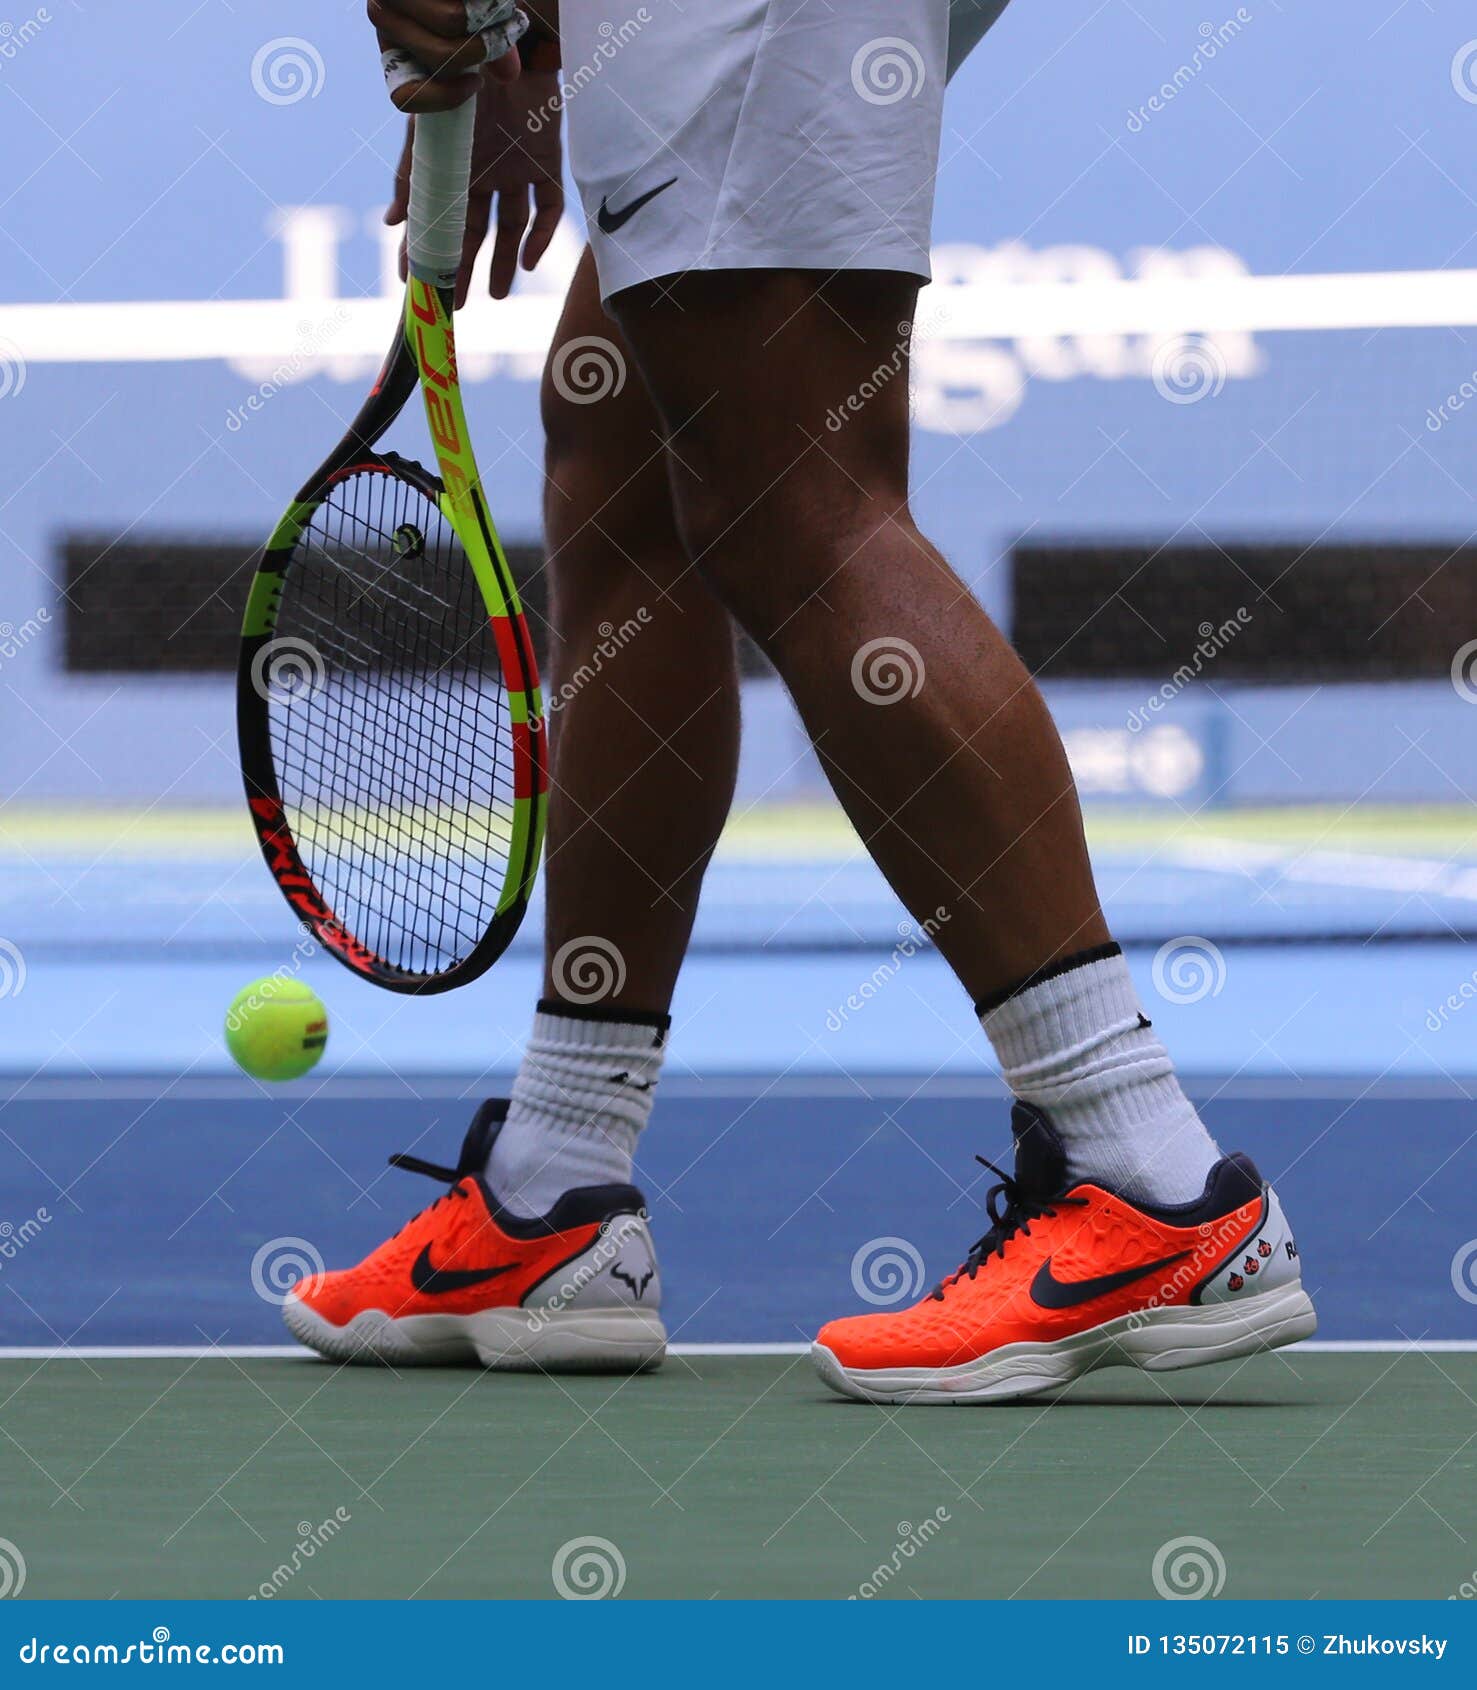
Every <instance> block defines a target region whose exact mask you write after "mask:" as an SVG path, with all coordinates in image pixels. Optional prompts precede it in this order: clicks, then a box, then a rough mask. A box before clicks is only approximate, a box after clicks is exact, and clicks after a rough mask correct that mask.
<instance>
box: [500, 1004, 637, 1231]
mask: <svg viewBox="0 0 1477 1690" xmlns="http://www.w3.org/2000/svg"><path fill="white" fill-rule="evenodd" d="M670 1025H671V1023H670V1020H669V1018H668V1017H667V1016H665V1015H640V1014H638V1013H637V1012H635V1011H628V1012H626V1015H625V1018H622V1012H620V1011H618V1010H617V1011H611V1012H609V1013H608V1014H607V1013H606V1012H603V1011H602V1012H590V1011H585V1012H583V1013H582V1012H580V1011H579V1010H578V1009H576V1008H573V1007H572V1006H571V1005H569V1004H566V1003H560V1002H558V1001H557V1000H555V999H547V998H546V999H544V1000H543V1001H542V1002H541V1003H540V1004H539V1006H538V1011H537V1013H536V1014H535V1016H534V1018H533V1032H532V1033H531V1034H530V1035H529V1040H528V1045H527V1048H526V1049H525V1050H524V1052H523V1063H522V1066H521V1067H520V1068H519V1070H518V1077H517V1079H516V1080H514V1082H513V1096H512V1099H511V1101H510V1103H509V1105H508V1118H507V1121H506V1123H505V1124H504V1126H503V1128H502V1131H501V1132H499V1134H498V1135H497V1138H496V1139H495V1140H494V1141H493V1146H492V1156H491V1157H490V1159H489V1161H488V1164H487V1180H488V1184H489V1185H491V1187H492V1189H493V1191H494V1192H495V1193H496V1195H497V1197H498V1200H499V1201H500V1202H502V1203H504V1204H506V1205H507V1207H508V1208H510V1209H513V1210H515V1211H516V1212H517V1213H519V1214H522V1215H546V1214H548V1212H549V1210H550V1209H552V1208H553V1206H554V1204H555V1203H557V1202H558V1200H559V1199H560V1198H561V1197H562V1196H563V1195H564V1193H565V1192H566V1191H573V1190H575V1188H576V1187H578V1186H582V1185H625V1184H628V1183H629V1182H630V1178H631V1160H632V1157H633V1156H634V1155H635V1153H636V1140H637V1138H638V1137H640V1134H641V1129H642V1128H643V1127H644V1126H645V1125H646V1123H647V1121H648V1120H649V1119H650V1116H651V1104H652V1096H653V1093H654V1091H655V1089H656V1082H657V1079H658V1077H659V1076H660V1074H661V1069H662V1046H663V1044H664V1043H665V1040H666V1035H667V1028H668V1027H669V1026H670Z"/></svg>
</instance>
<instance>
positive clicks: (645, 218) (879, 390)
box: [560, 0, 1216, 1201]
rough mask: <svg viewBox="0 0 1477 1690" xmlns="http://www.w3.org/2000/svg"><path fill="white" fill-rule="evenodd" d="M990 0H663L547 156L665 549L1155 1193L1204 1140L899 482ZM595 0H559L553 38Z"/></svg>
mask: <svg viewBox="0 0 1477 1690" xmlns="http://www.w3.org/2000/svg"><path fill="white" fill-rule="evenodd" d="M617 9H618V10H619V8H617ZM997 9H998V8H994V7H990V8H979V7H972V6H966V7H956V8H951V7H950V5H949V4H948V0H852V3H851V4H849V5H847V6H846V7H836V8H819V7H816V6H813V5H808V4H806V3H804V0H766V3H763V4H761V3H759V0H713V3H712V4H711V5H709V6H706V7H703V8H697V9H694V8H692V7H677V6H676V5H667V4H660V5H659V6H655V7H653V8H652V22H651V24H650V27H649V28H645V27H644V28H642V29H641V30H640V31H637V32H630V33H629V34H628V36H626V37H623V44H622V48H621V51H620V53H619V54H618V55H615V56H613V57H611V58H610V59H609V60H608V62H605V61H602V63H603V68H602V71H601V74H600V76H599V77H597V78H595V79H593V81H591V82H590V83H589V84H588V86H586V87H584V88H582V90H581V95H580V99H579V100H578V101H577V102H572V104H571V110H570V130H569V141H570V159H571V162H572V164H573V167H574V173H575V179H576V182H577V183H578V185H579V189H580V193H581V196H582V198H583V201H584V205H585V213H586V220H587V223H588V225H589V227H590V240H591V245H592V249H593V251H594V255H595V259H596V263H597V268H598V271H599V277H600V286H601V292H602V295H603V297H604V298H605V300H606V303H607V305H608V306H609V308H610V309H611V310H612V312H613V314H614V315H615V316H616V318H617V319H618V321H619V322H620V324H621V327H622V329H623V331H624V334H625V337H626V340H627V342H628V343H629V344H630V346H631V347H632V349H633V350H634V352H635V354H636V357H637V361H638V363H639V365H640V367H641V371H642V374H643V376H644V378H645V380H646V384H647V386H648V388H649V389H650V391H651V392H652V394H653V396H654V398H655V399H656V402H657V406H658V409H659V410H660V412H661V415H662V422H663V426H664V427H665V429H666V430H667V432H668V437H669V440H670V445H671V452H672V456H671V473H672V479H673V488H674V493H675V496H676V499H677V503H678V513H679V527H680V530H681V532H682V535H683V539H684V542H685V544H686V546H687V549H688V552H689V555H690V556H691V557H692V559H693V560H694V562H696V563H697V564H698V566H699V567H700V568H701V570H702V571H703V573H704V575H705V576H706V578H707V579H708V581H709V583H710V584H711V585H712V586H713V588H714V590H715V592H716V593H717V594H718V596H719V597H721V598H722V599H723V600H724V601H725V602H726V603H727V605H728V607H729V608H730V610H732V611H733V612H734V614H735V616H736V617H737V618H738V619H739V620H741V621H742V622H743V623H744V625H745V626H746V627H747V629H748V630H749V632H750V633H751V634H753V635H754V637H755V638H756V639H757V640H758V641H759V642H760V644H761V645H762V646H763V647H764V648H765V649H766V650H767V652H768V653H769V655H770V657H771V659H772V660H773V661H774V662H775V664H776V666H777V667H778V668H779V670H780V672H781V674H782V675H783V677H784V679H785V681H786V683H787V684H788V686H789V688H790V691H791V692H792V694H793V696H794V698H795V701H796V703H797V705H798V706H799V709H800V712H801V714H802V716H803V717H804V718H805V721H806V725H807V727H808V728H809V730H810V732H811V735H812V738H813V739H814V741H815V743H816V746H817V749H818V752H819V755H820V756H821V758H822V760H823V762H824V764H825V767H826V769H827V772H828V773H829V774H830V776H831V778H832V780H833V782H834V783H835V785H836V788H837V792H838V794H839V796H840V798H841V800H842V802H843V803H844V804H845V805H846V807H847V809H848V811H849V812H850V814H851V815H852V817H853V819H854V820H855V822H856V824H857V826H858V828H859V829H860V831H861V834H862V837H863V838H864V839H865V840H866V842H867V844H868V846H869V848H870V849H871V850H872V852H873V853H874V855H875V856H876V858H877V860H878V862H879V864H880V865H881V867H882V869H883V871H884V872H885V873H886V875H887V876H888V878H889V879H890V881H891V882H892V884H893V886H894V887H895V888H896V890H897V891H898V893H899V895H900V896H901V898H902V899H903V901H904V902H905V903H906V904H907V905H908V906H909V908H910V909H911V910H912V911H913V912H914V914H915V916H916V917H917V918H918V919H919V920H920V921H921V922H924V923H927V924H928V926H929V930H930V931H931V932H932V933H933V935H934V937H935V939H936V941H937V943H938V944H939V946H940V947H941V948H942V950H943V952H944V954H945V955H946V956H947V958H948V959H949V961H950V962H951V963H952V964H953V966H954V968H955V970H956V972H957V973H958V975H959V977H960V979H961V981H962V982H963V983H964V985H965V986H966V988H967V989H968V991H969V993H970V995H971V997H972V998H973V999H974V1000H975V1003H976V1007H977V1008H978V1010H979V1011H980V1013H981V1016H982V1018H983V1020H984V1023H985V1026H986V1029H987V1031H988V1032H989V1034H990V1037H991V1039H992V1040H993V1042H994V1044H995V1047H996V1051H997V1054H998V1055H999V1057H1000V1060H1001V1064H1002V1067H1003V1068H1004V1071H1005V1075H1006V1078H1007V1080H1008V1081H1009V1082H1010V1084H1011V1085H1012V1087H1013V1088H1014V1089H1015V1091H1016V1093H1017V1095H1018V1096H1019V1097H1021V1098H1022V1099H1023V1100H1025V1101H1027V1102H1040V1103H1042V1104H1043V1106H1045V1105H1046V1103H1047V1102H1048V1101H1050V1104H1051V1106H1052V1107H1053V1108H1054V1109H1055V1111H1056V1114H1057V1116H1058V1117H1059V1119H1058V1125H1059V1126H1060V1127H1061V1129H1062V1131H1063V1132H1064V1133H1065V1135H1066V1137H1067V1139H1068V1140H1069V1141H1070V1142H1069V1147H1068V1148H1069V1151H1070V1158H1069V1160H1070V1165H1071V1168H1072V1171H1073V1172H1074V1173H1079V1174H1085V1173H1094V1174H1098V1175H1101V1176H1102V1177H1104V1178H1111V1179H1112V1180H1114V1181H1115V1182H1116V1183H1117V1184H1120V1185H1122V1186H1124V1187H1125V1188H1129V1187H1131V1188H1133V1189H1135V1190H1137V1191H1139V1192H1140V1193H1143V1194H1151V1195H1154V1196H1156V1197H1157V1198H1158V1199H1159V1200H1160V1201H1173V1200H1174V1199H1175V1198H1176V1197H1178V1196H1180V1195H1183V1194H1186V1193H1190V1192H1195V1191H1198V1190H1199V1189H1200V1186H1201V1184H1202V1183H1203V1181H1204V1178H1205V1175H1206V1172H1207V1170H1208V1169H1209V1168H1210V1166H1211V1165H1212V1164H1213V1163H1214V1161H1215V1154H1216V1152H1215V1146H1214V1145H1213V1143H1212V1142H1211V1140H1210V1139H1209V1137H1208V1135H1207V1134H1206V1133H1205V1130H1204V1128H1203V1126H1202V1125H1201V1124H1200V1121H1199V1119H1198V1117H1197V1115H1196V1113H1195V1111H1194V1109H1193V1108H1192V1107H1191V1106H1190V1104H1189V1103H1188V1101H1187V1100H1186V1099H1185V1097H1184V1094H1183V1092H1182V1091H1181V1090H1180V1088H1179V1086H1178V1083H1177V1082H1176V1081H1175V1079H1174V1075H1173V1070H1172V1067H1171V1065H1170V1063H1169V1060H1168V1057H1167V1055H1166V1054H1165V1052H1164V1050H1163V1047H1162V1046H1161V1045H1160V1044H1159V1042H1158V1040H1157V1039H1156V1038H1155V1037H1154V1036H1153V1034H1152V1031H1151V1029H1149V1027H1148V1024H1147V1019H1146V1018H1145V1017H1143V1016H1142V1014H1141V1012H1140V1010H1139V1007H1138V1000H1137V997H1136V995H1135V993H1134V989H1133V985H1132V982H1131V980H1130V978H1129V974H1128V969H1127V966H1126V964H1125V962H1124V959H1123V957H1122V955H1121V953H1120V952H1119V950H1118V948H1117V947H1116V946H1115V945H1113V944H1112V942H1111V940H1110V938H1109V936H1108V933H1107V929H1106V926H1105V924H1104V921H1103V917H1102V913H1101V911H1100V909H1099V907H1098V901H1097V896H1096V892H1095V889H1094V887H1093V882H1092V876H1091V872H1090V869H1089V866H1088V861H1087V853H1086V849H1085V846H1084V843H1083V833H1082V822H1081V817H1080V814H1079V811H1078V806H1077V800H1076V795H1075V792H1074V790H1073V786H1072V780H1071V774H1070V771H1069V769H1068V766H1067V761H1066V758H1065V755H1064V753H1063V750H1062V746H1061V742H1060V739H1059V737H1058V736H1057V734H1056V731H1055V729H1054V728H1053V726H1052V724H1051V721H1050V717H1049V715H1048V714H1047V711H1046V709H1045V706H1044V705H1043V703H1042V701H1041V699H1040V697H1039V695H1038V694H1037V692H1036V690H1035V688H1034V687H1033V686H1032V684H1031V681H1030V678H1029V676H1027V675H1026V674H1025V672H1024V670H1023V669H1022V667H1021V664H1020V662H1019V660H1018V659H1017V658H1016V656H1015V654H1014V653H1013V652H1012V651H1011V650H1010V648H1009V645H1008V643H1007V642H1006V641H1005V640H1004V639H1003V637H1002V636H1001V634H1000V632H999V631H998V630H997V629H996V628H995V627H994V626H993V625H992V624H991V623H990V621H989V619H988V617H987V616H986V615H985V613H984V611H983V610H982V609H981V608H980V607H979V605H978V604H977V603H976V602H975V601H974V599H973V598H972V596H971V595H970V594H969V593H968V592H967V591H966V590H965V588H964V587H963V585H962V584H961V582H960V581H959V580H958V578H957V577H956V576H955V575H954V574H953V572H952V571H951V570H950V569H949V568H948V566H947V564H946V563H945V562H944V560H943V559H942V558H940V556H939V555H938V553H937V551H936V550H935V549H934V548H933V547H932V546H931V545H930V544H929V543H928V541H927V540H926V539H925V538H924V537H923V536H922V535H921V534H920V533H919V531H918V528H917V525H916V524H915V523H914V521H913V518H912V515H911V512H910V509H909V506H908V497H907V469H908V464H907V444H908V413H907V369H908V356H909V339H910V327H909V325H910V324H911V321H912V316H913V305H914V296H915V294H916V290H917V287H918V285H919V282H920V281H921V280H922V279H926V277H927V276H928V273H929V242H930V222H931V213H932V201H933V188H934V177H935V174H936V170H937V164H938V155H939V138H940V132H941V126H942V120H943V91H944V84H945V81H946V78H947V75H948V73H949V71H950V70H951V69H952V68H953V64H954V63H956V62H957V58H958V54H959V53H960V52H962V50H963V49H964V48H966V47H967V46H968V45H970V44H971V43H972V42H973V41H974V40H976V39H977V38H978V36H979V34H980V32H981V30H982V29H983V27H984V26H985V25H986V24H987V23H988V22H989V21H990V18H991V17H993V15H994V11H995V10H997ZM609 15H610V14H609V7H608V6H604V7H603V8H602V6H597V5H596V4H595V3H594V0H565V3H564V4H563V5H562V7H561V13H560V16H561V28H562V31H563V35H564V47H565V54H566V60H567V62H571V63H583V62H584V61H585V60H586V59H587V58H592V57H593V56H594V55H598V53H599V49H600V42H601V40H602V39H603V36H602V33H601V30H602V22H601V20H602V19H605V18H606V17H608V16H609ZM677 62H680V63H681V64H682V66H683V70H684V74H683V75H681V76H675V75H673V74H672V66H673V64H674V63H677ZM890 653H891V654H893V656H892V657H890V655H889V654H890ZM893 658H895V661H893ZM1079 1000H1080V1001H1079ZM901 1059H902V1058H901V1057H900V1060H901Z"/></svg>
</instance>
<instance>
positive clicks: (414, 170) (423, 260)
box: [406, 99, 477, 288]
mask: <svg viewBox="0 0 1477 1690" xmlns="http://www.w3.org/2000/svg"><path fill="white" fill-rule="evenodd" d="M476 121H477V102H476V100H475V99H473V100H467V101H465V102H464V103H463V104H461V105H459V106H457V107H456V108H455V109H454V110H453V111H444V112H425V113H422V114H421V115H420V116H419V117H417V118H416V120H415V140H414V141H413V143H412V145H411V152H410V207H409V210H408V212H407V214H406V250H407V252H408V253H409V257H410V270H411V274H412V275H414V276H415V277H416V278H417V279H418V280H420V281H423V282H431V283H432V284H433V285H434V286H436V287H438V288H449V287H451V286H452V284H453V283H454V282H455V281H456V273H457V270H458V268H459V267H460V265H461V261H462V235H463V233H464V231H465V229H466V226H467V183H468V180H469V178H470V176H471V173H472V130H473V127H474V126H475V124H476Z"/></svg>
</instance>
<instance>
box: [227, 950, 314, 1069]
mask: <svg viewBox="0 0 1477 1690" xmlns="http://www.w3.org/2000/svg"><path fill="white" fill-rule="evenodd" d="M327 1043H328V1011H327V1010H326V1009H325V1008H324V1007H323V1000H322V999H321V998H320V997H319V996H318V994H317V993H316V992H315V991H313V990H312V989H311V988H309V987H307V986H305V985H304V984H303V983H302V981H301V980H284V979H282V978H281V977H280V976H278V975H275V974H268V975H266V976H265V977H264V978H263V979H261V980H253V981H252V983H251V984H250V985H249V986H243V987H242V988H241V990H240V991H239V992H237V994H236V995H235V997H234V998H232V999H231V1007H230V1008H229V1009H228V1010H227V1011H226V1048H227V1050H229V1051H230V1053H231V1055H232V1056H234V1057H235V1059H236V1061H237V1062H238V1063H239V1064H240V1066H241V1067H242V1068H244V1069H245V1070H246V1072H247V1073H248V1074H250V1075H251V1076H252V1078H253V1079H257V1080H296V1079H299V1078H301V1076H302V1075H304V1074H306V1073H307V1071H308V1070H309V1069H310V1068H311V1067H312V1066H313V1064H314V1063H315V1062H317V1060H318V1058H319V1057H320V1056H322V1054H323V1047H324V1046H325V1045H326V1044H327Z"/></svg>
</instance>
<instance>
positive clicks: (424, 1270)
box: [410, 1244, 521, 1297]
mask: <svg viewBox="0 0 1477 1690" xmlns="http://www.w3.org/2000/svg"><path fill="white" fill-rule="evenodd" d="M519 1266H521V1263H518V1262H504V1263H502V1264H501V1266H499V1267H490V1268H438V1267H432V1266H431V1246H430V1245H429V1244H428V1245H426V1247H425V1249H424V1250H422V1251H421V1253H420V1255H418V1256H417V1257H416V1258H415V1262H414V1264H413V1265H412V1267H411V1270H410V1283H411V1284H412V1285H413V1286H414V1287H415V1288H416V1290H417V1291H423V1292H424V1293H425V1294H426V1296H428V1297H444V1296H445V1295H446V1293H447V1292H448V1291H465V1290H467V1289H468V1288H469V1287H470V1286H473V1285H485V1284H486V1282H487V1281H488V1280H489V1279H500V1278H501V1277H502V1275H503V1274H505V1273H511V1272H512V1271H513V1269H514V1268H516V1267H519Z"/></svg>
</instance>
